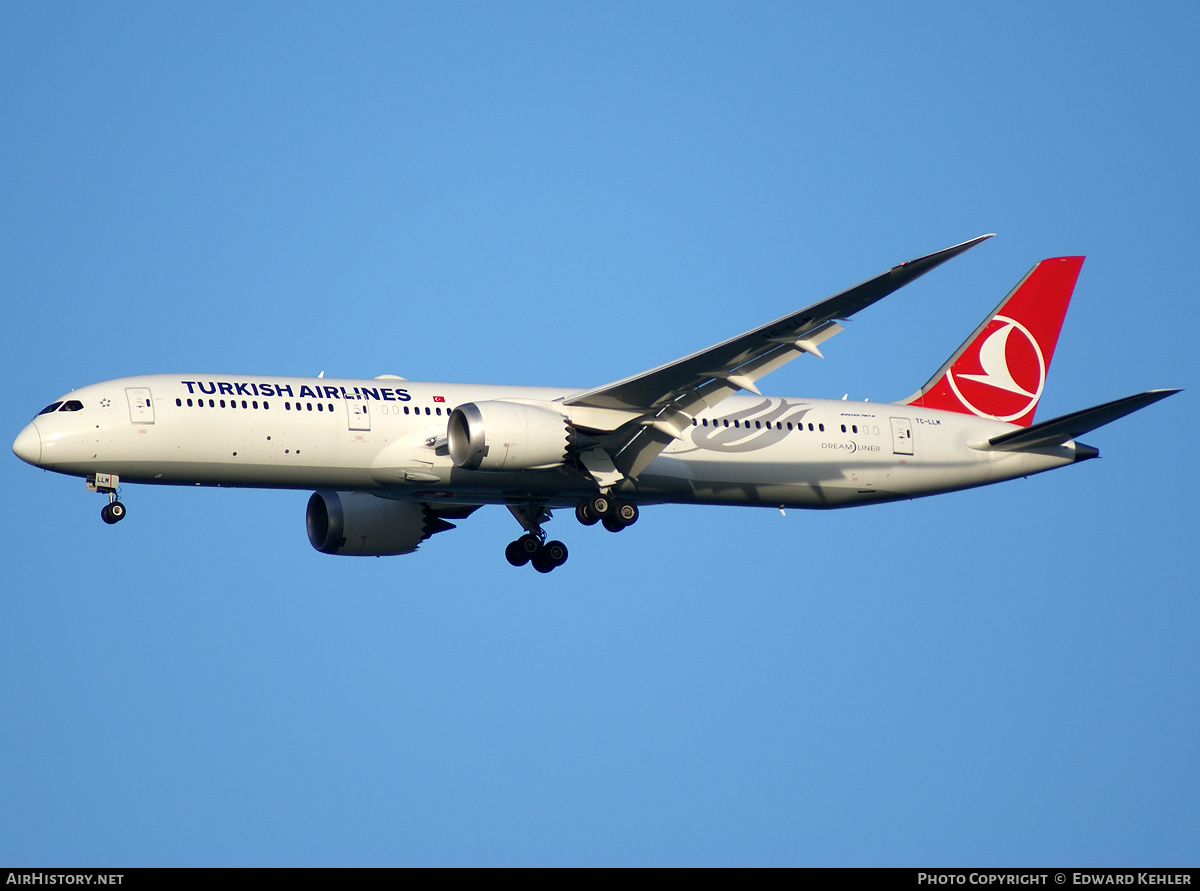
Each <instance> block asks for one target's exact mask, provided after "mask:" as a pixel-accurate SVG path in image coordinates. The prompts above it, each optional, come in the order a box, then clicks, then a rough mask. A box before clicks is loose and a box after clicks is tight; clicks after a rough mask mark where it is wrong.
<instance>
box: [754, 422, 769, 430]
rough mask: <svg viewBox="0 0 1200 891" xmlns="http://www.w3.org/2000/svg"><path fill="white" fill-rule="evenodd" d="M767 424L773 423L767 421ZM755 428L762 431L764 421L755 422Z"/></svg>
mask: <svg viewBox="0 0 1200 891" xmlns="http://www.w3.org/2000/svg"><path fill="white" fill-rule="evenodd" d="M767 423H768V424H769V423H771V422H770V421H767ZM754 427H755V429H757V430H761V429H762V421H755V422H754Z"/></svg>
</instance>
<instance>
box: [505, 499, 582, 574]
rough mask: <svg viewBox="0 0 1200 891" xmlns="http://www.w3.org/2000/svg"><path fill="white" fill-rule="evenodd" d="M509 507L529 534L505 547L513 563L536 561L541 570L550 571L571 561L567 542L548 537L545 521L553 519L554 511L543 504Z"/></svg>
mask: <svg viewBox="0 0 1200 891" xmlns="http://www.w3.org/2000/svg"><path fill="white" fill-rule="evenodd" d="M508 509H509V510H510V511H512V515H513V516H514V517H516V518H517V522H518V523H520V524H521V525H522V526H523V527H525V534H524V535H522V536H521V537H520V538H518V539H517V540H516V541H514V542H510V543H509V545H508V547H506V548H505V549H504V556H505V558H506V559H507V560H508V562H509V563H511V564H512V565H513V566H524V565H525V564H526V563H532V564H533V568H534V569H536V570H537V571H538V572H550V570H552V569H555V568H557V567H559V566H562V565H563V564H564V563H566V562H567V546H566V545H565V544H563V543H562V542H561V541H546V533H545V531H544V530H543V529H542V523H544V522H546V520H548V519H550V512H549V511H548V510H546V508H545V507H544V506H543V505H540V504H521V505H509V508H508Z"/></svg>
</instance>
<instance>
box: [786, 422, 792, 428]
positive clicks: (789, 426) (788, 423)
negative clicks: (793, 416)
mask: <svg viewBox="0 0 1200 891" xmlns="http://www.w3.org/2000/svg"><path fill="white" fill-rule="evenodd" d="M787 425H788V429H789V430H791V429H792V422H791V421H788V422H787Z"/></svg>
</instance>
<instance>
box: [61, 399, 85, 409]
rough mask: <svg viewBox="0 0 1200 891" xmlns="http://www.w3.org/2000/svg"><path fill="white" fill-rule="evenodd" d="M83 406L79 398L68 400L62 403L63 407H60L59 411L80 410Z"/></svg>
mask: <svg viewBox="0 0 1200 891" xmlns="http://www.w3.org/2000/svg"><path fill="white" fill-rule="evenodd" d="M82 408H83V403H82V402H80V401H79V400H78V399H71V400H69V401H67V402H64V403H63V404H62V408H60V409H59V411H79V410H80V409H82Z"/></svg>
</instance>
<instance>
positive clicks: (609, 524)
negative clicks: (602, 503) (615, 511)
mask: <svg viewBox="0 0 1200 891" xmlns="http://www.w3.org/2000/svg"><path fill="white" fill-rule="evenodd" d="M600 522H602V523H603V524H604V528H605V529H607V530H608V531H609V532H620V531H621V530H622V529H624V528H625V524H624V523H622V522H621V521H620V520H618V519H617V518H616V517H605V518H604V519H603V520H601V521H600Z"/></svg>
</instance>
